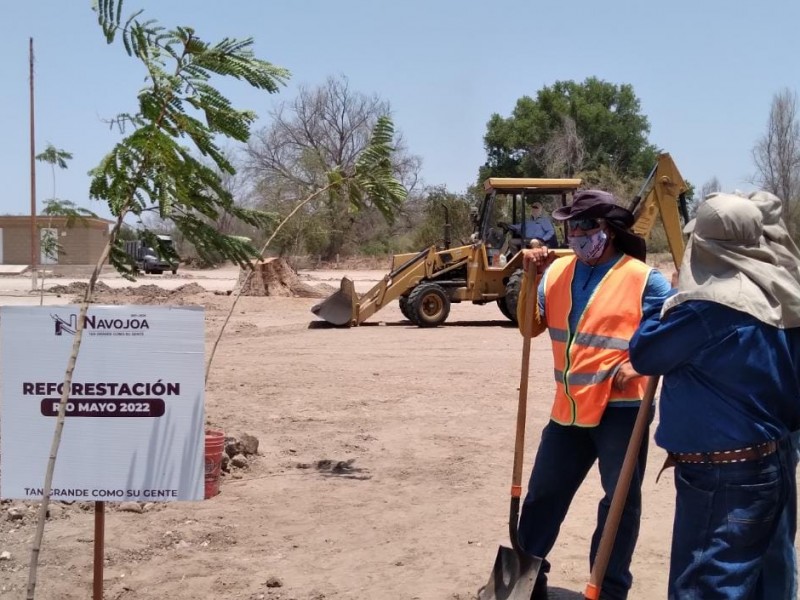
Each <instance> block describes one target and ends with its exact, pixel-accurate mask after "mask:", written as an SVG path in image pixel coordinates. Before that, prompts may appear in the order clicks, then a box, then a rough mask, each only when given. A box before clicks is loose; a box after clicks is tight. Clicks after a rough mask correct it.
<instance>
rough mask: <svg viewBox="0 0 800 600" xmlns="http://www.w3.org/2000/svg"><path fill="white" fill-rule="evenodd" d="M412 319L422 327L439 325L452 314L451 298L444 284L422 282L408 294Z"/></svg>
mask: <svg viewBox="0 0 800 600" xmlns="http://www.w3.org/2000/svg"><path fill="white" fill-rule="evenodd" d="M408 311H409V313H410V317H409V318H410V320H411V321H412V322H414V323H416V324H417V325H419V326H420V327H438V326H439V325H441V324H442V323H444V322H445V320H446V319H447V316H448V315H449V314H450V298H448V297H447V293H446V292H445V291H444V289H443V288H442V286H440V285H438V284H435V283H420V284H419V285H418V286H417V287H415V288H414V289H413V290H411V293H410V294H409V295H408Z"/></svg>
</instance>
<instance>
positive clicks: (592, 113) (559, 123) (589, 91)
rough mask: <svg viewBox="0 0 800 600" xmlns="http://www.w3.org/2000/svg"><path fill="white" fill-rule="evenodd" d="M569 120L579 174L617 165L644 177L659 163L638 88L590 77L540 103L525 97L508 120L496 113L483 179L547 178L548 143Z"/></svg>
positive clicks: (539, 98) (545, 95)
mask: <svg viewBox="0 0 800 600" xmlns="http://www.w3.org/2000/svg"><path fill="white" fill-rule="evenodd" d="M567 122H569V123H574V128H575V132H576V134H577V137H578V138H579V139H578V140H577V141H579V142H580V146H581V149H582V152H581V162H582V164H581V165H578V167H579V169H577V170H589V171H591V170H596V169H599V168H601V167H612V168H614V169H616V170H617V171H618V172H619V173H620V174H621V175H622V176H624V177H635V178H640V177H643V176H645V175H646V174H647V172H648V170H649V169H650V167H652V165H653V164H654V162H655V158H656V148H655V147H654V146H652V145H651V144H649V143H648V141H647V134H648V133H649V131H650V125H649V123H648V120H647V117H645V116H644V115H643V114H641V107H640V103H639V99H638V98H637V97H636V95H635V93H634V91H633V87H632V86H630V85H628V84H622V85H615V84H613V83H609V82H605V81H602V80H600V79H597V78H596V77H589V78H587V79H586V80H585V81H584V82H583V83H576V82H574V81H557V82H556V83H555V84H553V85H552V86H549V87H544V88H542V89H541V90H539V92H538V93H537V95H536V98H535V99H534V98H531V97H529V96H523V97H522V98H520V99H519V100H518V101H517V104H516V106H515V108H514V110H513V112H512V114H511V116H509V117H508V118H503V117H502V116H500V115H499V114H494V115H492V117H491V118H490V119H489V122H488V124H487V130H486V135H485V137H484V143H485V146H486V151H487V161H486V164H485V165H484V166H483V167H482V168H481V170H480V175H479V177H480V180H481V181H482V180H483V179H485V178H486V177H492V176H499V177H540V176H543V175H544V174H545V173H546V170H547V169H546V167H547V164H545V163H546V158H545V154H546V153H545V150H546V149H547V148H546V147H547V144H548V142H550V141H552V140H553V138H554V136H557V135H559V134H561V133H562V132H563V130H564V128H565V125H566V123H567ZM548 175H549V174H548ZM565 175H569V174H566V173H559V174H555V175H554V176H565Z"/></svg>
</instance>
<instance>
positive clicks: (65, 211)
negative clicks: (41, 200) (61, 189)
mask: <svg viewBox="0 0 800 600" xmlns="http://www.w3.org/2000/svg"><path fill="white" fill-rule="evenodd" d="M42 214H43V215H47V216H49V217H66V225H67V227H74V226H75V225H76V224H80V225H83V226H84V227H85V226H86V219H90V218H94V219H96V218H97V214H96V213H94V212H92V211H91V210H89V209H88V208H83V207H81V206H77V205H76V204H75V203H74V202H71V201H69V200H59V199H58V198H51V199H50V200H47V201H46V202H45V204H44V208H43V209H42Z"/></svg>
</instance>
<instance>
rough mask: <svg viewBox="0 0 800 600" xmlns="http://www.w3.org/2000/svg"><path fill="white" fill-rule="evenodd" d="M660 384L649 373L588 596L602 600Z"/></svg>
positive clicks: (586, 596)
mask: <svg viewBox="0 0 800 600" xmlns="http://www.w3.org/2000/svg"><path fill="white" fill-rule="evenodd" d="M657 387H658V377H650V379H649V380H648V382H647V389H646V390H645V392H644V398H642V401H641V402H640V403H639V412H638V413H637V414H636V423H634V425H633V432H632V433H631V439H630V441H629V442H628V449H627V450H626V451H625V460H624V461H623V462H622V470H621V471H620V473H619V478H618V479H617V485H616V487H615V488H614V497H613V498H612V499H611V507H610V508H609V510H608V516H607V517H606V522H605V525H604V526H603V534H602V535H601V536H600V544H599V545H598V547H597V555H596V556H595V559H594V566H593V567H592V572H591V574H590V575H589V583H588V584H586V591H585V592H584V594H583V595H584V598H586V600H599V598H600V592H601V589H602V584H603V579H604V578H605V576H606V569H607V568H608V561H609V560H610V558H611V550H612V549H613V548H614V542H615V541H616V539H617V529H619V522H620V520H621V519H622V511H623V509H624V508H625V502H626V501H627V500H628V491H629V490H630V488H631V480H632V479H633V471H634V469H635V468H636V463H637V462H638V460H639V450H640V449H641V447H642V440H643V439H644V433H645V430H646V429H647V425H648V423H649V422H650V409H651V408H652V406H653V398H654V397H655V395H656V388H657Z"/></svg>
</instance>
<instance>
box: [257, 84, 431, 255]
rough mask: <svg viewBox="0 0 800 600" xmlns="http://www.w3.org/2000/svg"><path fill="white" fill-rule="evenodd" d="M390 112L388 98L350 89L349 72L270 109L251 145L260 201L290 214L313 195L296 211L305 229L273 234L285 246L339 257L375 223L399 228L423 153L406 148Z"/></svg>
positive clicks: (301, 91) (304, 89)
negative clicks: (267, 122) (418, 154)
mask: <svg viewBox="0 0 800 600" xmlns="http://www.w3.org/2000/svg"><path fill="white" fill-rule="evenodd" d="M389 114H390V109H389V106H388V104H387V103H385V102H383V101H382V100H380V98H378V97H377V96H367V95H364V94H361V93H358V92H356V91H354V90H352V89H351V88H350V85H349V82H348V81H347V79H346V78H344V77H340V78H329V79H327V80H326V82H325V83H323V84H321V85H319V86H316V87H314V88H305V87H301V88H300V90H299V93H298V95H297V97H296V98H294V99H293V100H292V101H290V102H288V103H281V104H280V105H278V107H277V108H276V109H275V110H274V111H273V112H272V114H271V115H270V116H271V122H270V125H269V126H268V127H266V128H265V129H263V130H262V131H259V132H258V134H257V136H256V137H255V139H254V141H253V142H251V143H250V144H249V145H248V148H247V163H246V164H247V171H248V174H249V175H250V177H251V178H252V180H254V181H255V184H256V185H255V187H256V196H257V197H258V200H259V203H260V205H261V206H264V207H268V208H269V209H270V210H272V211H274V212H276V213H280V214H283V215H287V214H289V213H290V212H291V211H293V210H294V209H295V207H296V206H297V205H298V203H300V202H301V200H302V198H304V197H305V198H311V197H313V198H312V199H311V201H309V202H308V203H307V204H304V205H303V207H302V210H301V211H300V212H298V213H296V214H295V217H293V218H299V219H300V220H301V221H302V224H301V225H302V227H297V224H288V223H287V224H286V225H285V226H284V227H283V228H282V229H281V232H280V233H279V237H278V238H276V239H275V240H274V241H275V242H277V243H278V244H279V245H280V247H281V249H282V251H284V250H287V249H288V248H289V247H292V248H295V249H297V250H301V249H302V248H303V247H306V248H307V249H309V251H311V250H310V247H314V248H315V249H316V251H311V252H312V254H316V255H318V256H320V257H321V258H322V259H323V260H336V259H337V257H340V256H342V255H346V254H348V253H350V252H351V251H352V250H353V249H354V248H355V246H357V245H360V244H362V243H364V242H366V241H368V237H369V235H371V234H372V233H373V232H374V230H375V229H381V230H384V231H385V230H386V229H387V228H388V229H391V228H393V227H394V221H395V219H396V218H397V217H398V214H399V212H400V207H401V205H403V204H404V202H405V198H406V193H407V192H406V189H407V187H406V185H405V184H406V183H408V188H411V187H413V185H414V182H415V180H416V173H417V170H418V169H419V159H418V158H417V157H414V156H411V155H409V154H408V153H407V152H406V151H405V148H404V145H403V143H402V136H400V135H399V134H398V133H396V132H395V131H394V126H393V124H392V121H391V119H390V118H389V117H388V115H389ZM376 214H377V215H378V216H380V219H381V221H376V220H374V218H373V217H374V216H375V215H376ZM367 225H369V226H370V227H371V229H367V230H366V231H364V229H365V226H367ZM286 228H290V229H291V230H292V231H291V235H290V232H288V231H285V229H286ZM306 228H307V231H305V229H306ZM319 228H321V229H322V230H321V231H320V230H319ZM364 233H366V234H367V237H365V236H364V235H363V234H364ZM322 242H324V243H323V245H322V247H321V248H320V245H319V244H320V243H322Z"/></svg>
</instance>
